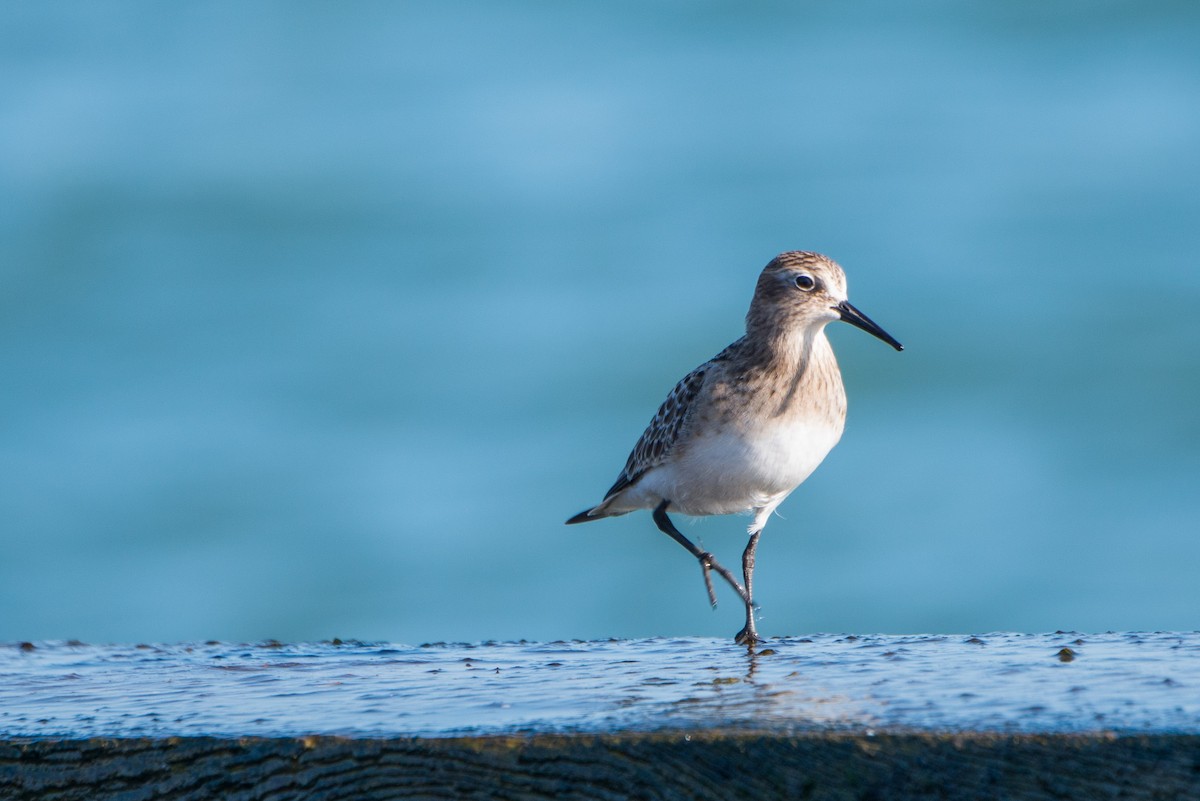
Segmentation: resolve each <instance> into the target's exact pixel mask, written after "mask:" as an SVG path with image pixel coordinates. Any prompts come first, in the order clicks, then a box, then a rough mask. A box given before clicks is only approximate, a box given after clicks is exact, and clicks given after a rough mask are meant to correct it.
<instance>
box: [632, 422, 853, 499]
mask: <svg viewBox="0 0 1200 801" xmlns="http://www.w3.org/2000/svg"><path fill="white" fill-rule="evenodd" d="M841 436H842V426H841V424H840V423H839V424H837V425H830V423H829V422H828V421H826V420H822V421H820V422H815V421H802V420H793V421H790V422H788V423H787V424H778V425H774V426H770V427H767V428H765V429H759V430H756V431H754V432H747V431H740V432H736V431H735V432H725V433H716V434H712V435H709V436H704V435H699V436H696V437H695V438H694V439H692V440H691V441H690V442H689V443H688V445H687V448H686V449H685V450H684V452H683V453H680V454H679V456H678V458H676V459H673V460H671V461H670V462H668V463H666V464H663V465H660V466H659V467H656V468H654V469H653V470H651V471H650V472H649V473H647V474H646V475H645V476H644V477H643V478H642V480H641V481H639V482H638V486H637V487H636V488H635V491H634V492H633V493H631V495H636V496H644V497H638V498H637V499H636V500H638V501H642V503H640V504H638V506H639V507H641V508H646V507H647V506H648V507H653V506H655V505H657V504H658V502H660V501H661V500H663V499H667V500H670V501H671V509H672V510H673V511H678V512H681V513H683V514H686V515H724V514H734V513H737V512H745V511H749V510H752V509H762V508H764V507H771V508H774V507H775V506H776V505H777V504H778V503H779V502H780V501H782V500H783V498H785V497H786V496H787V495H788V493H790V492H791V491H792V490H794V489H795V488H796V487H797V486H799V485H800V483H801V482H803V481H804V480H805V479H806V478H808V477H809V475H810V474H811V473H812V471H813V470H815V469H816V468H817V465H819V464H820V463H821V461H822V460H823V459H824V458H825V456H826V455H827V454H828V453H829V451H830V450H831V449H832V448H833V446H834V445H836V444H837V442H838V440H839V439H841ZM628 501H635V498H634V497H630V498H628ZM643 504H644V505H643ZM622 505H624V504H622Z"/></svg>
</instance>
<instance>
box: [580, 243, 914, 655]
mask: <svg viewBox="0 0 1200 801" xmlns="http://www.w3.org/2000/svg"><path fill="white" fill-rule="evenodd" d="M839 320H840V321H843V322H846V323H849V324H850V325H853V326H855V327H857V328H860V329H862V330H863V331H866V332H867V333H869V334H871V335H873V336H875V337H877V338H879V339H880V340H882V341H884V342H886V343H887V344H889V345H891V346H892V347H893V348H895V349H896V350H897V351H901V350H903V349H904V347H903V346H902V345H901V344H900V343H899V342H898V341H896V339H895V338H893V337H892V336H891V335H890V334H888V333H887V332H886V331H884V330H883V328H881V327H880V326H879V325H878V324H877V323H875V322H874V321H872V320H871V318H869V317H868V316H867V315H865V314H863V313H862V312H861V311H859V310H858V309H857V308H855V307H854V306H853V305H851V303H850V301H849V300H848V298H847V293H846V275H845V272H844V271H843V270H842V268H841V266H840V265H838V264H837V262H835V261H833V260H832V259H830V258H828V257H827V256H824V255H821V254H819V253H814V252H810V251H803V250H796V251H788V252H786V253H781V254H779V255H778V256H776V257H775V258H773V259H771V261H770V262H769V263H768V264H767V266H766V267H764V268H763V270H762V272H761V273H760V274H759V276H758V282H757V284H756V285H755V289H754V297H753V299H752V300H751V303H750V310H749V312H748V313H747V314H746V333H745V335H743V336H742V337H741V338H739V339H738V340H736V341H735V342H733V343H732V344H731V345H729V346H728V347H727V348H725V349H724V350H723V351H721V352H720V353H718V354H717V355H716V356H714V357H713V358H712V359H709V360H708V361H707V362H705V363H704V364H702V365H700V366H699V367H697V368H696V369H695V370H693V371H691V372H690V373H688V374H687V375H686V376H684V377H683V379H682V380H680V381H679V383H678V384H676V385H675V388H674V389H672V390H671V392H670V394H668V395H667V399H666V400H665V401H663V403H662V405H661V406H660V407H659V409H658V412H657V413H656V414H655V415H654V418H653V419H652V420H651V421H650V424H649V426H647V427H646V430H645V432H644V433H643V434H642V436H641V438H640V439H638V441H637V444H636V445H634V447H633V451H632V452H631V453H630V454H629V458H628V459H627V460H626V462H625V467H624V468H623V469H622V470H621V473H620V475H618V476H617V480H616V481H615V482H614V483H613V485H612V487H610V488H609V490H608V492H606V493H605V494H604V498H603V500H601V501H600V503H598V504H596V505H595V506H592V507H591V508H589V509H585V510H584V511H582V512H580V513H579V514H577V515H575V516H573V517H571V518H570V519H568V520H567V521H566V522H567V524H568V525H573V524H577V523H585V522H590V521H594V520H600V519H603V518H606V517H614V516H617V515H623V514H628V513H629V512H634V511H638V510H642V509H645V510H650V511H651V512H652V517H653V520H654V523H655V525H657V526H658V528H659V530H661V531H662V532H663V533H665V534H667V535H668V536H669V537H671V539H673V540H675V541H676V542H677V543H679V544H680V545H682V546H683V547H684V548H685V549H686V550H687V551H688V553H690V554H691V555H692V556H693V557H695V558H696V559H697V560H698V561H699V563H700V568H701V572H702V574H703V577H704V585H705V589H706V590H707V592H708V600H709V603H710V604H711V605H712V606H714V607H715V606H716V604H717V597H716V593H715V592H714V591H713V586H712V577H711V573H712V572H715V573H717V575H719V576H720V577H721V578H723V579H724V580H725V581H726V582H727V583H728V584H729V585H730V586H731V587H732V588H733V590H734V592H736V593H737V595H738V597H739V598H740V599H741V601H742V603H743V604H744V605H745V608H746V624H745V626H743V628H742V629H741V631H739V632H738V633H737V634H736V635H735V637H734V640H735V642H737V643H739V644H742V645H747V646H750V647H753V646H754V645H755V644H757V643H761V642H764V640H763V639H762V638H761V637H760V636H759V634H758V631H757V626H756V624H755V612H756V609H757V604H756V603H755V601H754V563H755V551H756V549H757V547H758V542H759V538H760V536H761V534H762V531H763V528H764V527H765V526H766V524H767V521H768V519H769V518H770V516H771V514H772V513H773V512H774V511H775V510H776V509H777V508H778V507H779V505H780V504H781V503H782V502H783V501H784V499H785V498H787V497H788V495H790V494H791V492H792V491H793V490H794V489H796V487H798V486H799V485H800V484H801V483H803V482H804V480H805V479H807V478H808V477H809V475H811V474H812V472H813V471H814V470H815V469H816V468H817V466H818V465H819V464H820V463H821V462H822V461H823V460H824V459H825V456H826V455H827V454H828V453H829V451H830V450H832V448H833V446H834V445H836V444H837V443H838V440H840V439H841V436H842V430H843V428H844V427H845V421H846V391H845V388H844V386H843V384H842V375H841V371H840V370H839V369H838V363H837V359H836V358H835V357H834V353H833V348H832V347H831V346H830V344H829V340H828V339H827V338H826V336H825V326H826V325H828V324H829V323H831V322H834V321H839ZM668 512H672V513H679V514H682V515H687V516H696V517H703V516H710V515H727V514H744V513H749V514H750V515H751V516H752V521H751V523H750V525H749V528H748V530H747V533H748V536H749V539H748V542H747V543H746V547H745V550H744V551H743V552H742V580H743V581H738V579H737V577H736V576H735V575H734V574H733V573H732V572H731V571H729V570H728V569H726V568H725V567H724V566H723V565H721V564H720V562H718V561H717V560H716V558H715V557H714V556H713V554H712V553H710V552H708V551H705V550H702V549H700V548H698V547H697V546H696V545H695V544H693V543H692V542H691V540H689V539H688V538H687V537H685V536H684V535H683V534H682V533H680V531H679V529H677V528H676V527H675V525H674V523H673V522H672V520H671V518H670V517H669V516H668ZM743 582H744V583H743Z"/></svg>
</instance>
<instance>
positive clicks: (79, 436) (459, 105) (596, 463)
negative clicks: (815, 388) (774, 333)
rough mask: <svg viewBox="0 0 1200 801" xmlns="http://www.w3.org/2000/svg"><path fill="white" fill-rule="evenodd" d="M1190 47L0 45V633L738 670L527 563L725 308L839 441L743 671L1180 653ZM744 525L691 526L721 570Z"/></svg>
mask: <svg viewBox="0 0 1200 801" xmlns="http://www.w3.org/2000/svg"><path fill="white" fill-rule="evenodd" d="M1197 41H1200V12H1198V11H1197V6H1196V5H1194V4H1191V3H1157V4H1153V5H1139V4H1129V3H1122V2H1100V3H1087V4H1079V3H1067V2H1059V3H1038V4H1004V5H1002V6H997V7H991V6H975V5H972V6H964V5H962V4H957V3H950V2H922V3H911V4H905V5H904V6H903V8H901V7H900V6H896V5H894V4H890V3H885V2H875V3H867V4H865V5H864V4H856V5H853V6H850V5H846V6H830V7H827V8H819V7H815V6H811V5H794V4H773V3H765V4H756V5H755V7H754V8H753V9H745V8H737V9H734V8H732V7H729V8H720V7H717V6H710V7H705V8H702V9H700V8H695V7H684V6H680V5H676V4H671V3H660V4H654V3H650V4H646V3H637V4H633V3H629V4H622V3H615V4H613V3H609V4H599V5H571V6H565V5H564V6H548V5H546V4H541V3H536V4H535V3H527V2H511V3H504V4H490V3H478V4H477V3H465V2H438V3H405V4H397V5H391V4H374V5H372V4H367V5H363V6H359V7H357V8H356V9H355V10H354V11H352V12H348V11H346V10H345V9H341V8H332V7H328V8H327V7H322V6H318V5H314V6H306V7H303V8H297V7H294V6H291V5H285V4H278V5H271V4H267V5H262V6H256V7H255V9H254V10H253V11H247V10H245V9H244V8H243V7H242V6H241V5H239V4H232V3H230V4H224V5H222V4H220V3H217V4H206V5H205V6H203V7H202V8H200V7H197V8H192V7H184V6H176V5H154V4H145V3H130V4H125V5H119V6H116V7H112V6H106V7H105V8H104V9H103V10H100V9H98V8H97V7H94V6H92V5H91V4H88V3H74V4H72V3H55V4H5V5H4V7H3V8H0V185H3V187H4V190H3V194H4V202H3V203H0V373H2V374H3V375H4V376H5V382H4V391H3V392H2V393H0V419H3V421H4V423H3V426H0V485H2V487H3V489H2V490H0V639H12V640H20V639H68V638H72V637H75V638H80V639H83V640H88V641H102V642H138V641H164V642H170V641H183V640H205V639H208V638H217V639H221V640H229V641H234V640H248V641H254V640H258V639H262V638H267V637H276V638H279V639H282V640H291V641H301V640H320V639H322V638H331V637H334V636H340V637H343V638H349V637H357V638H362V639H368V640H385V641H398V642H409V643H413V642H423V641H431V640H455V641H474V640H489V639H520V638H527V639H531V640H553V639H571V638H581V639H597V638H603V637H608V636H621V637H649V636H655V635H704V636H713V637H726V636H731V635H732V634H733V632H734V631H736V630H737V629H738V628H739V627H740V625H741V621H740V619H739V617H740V614H741V613H740V611H739V608H738V604H737V603H736V602H735V599H733V598H732V597H730V596H728V595H723V596H722V604H723V605H722V607H721V608H720V609H719V610H718V611H717V613H715V614H713V613H710V612H709V611H708V609H707V605H706V603H705V600H704V593H703V590H702V588H701V585H700V581H699V577H698V571H697V570H696V567H695V564H694V562H693V561H692V560H691V559H690V558H688V557H687V556H686V555H685V554H684V553H683V552H682V551H681V550H680V549H679V548H678V547H677V546H676V545H674V544H673V543H671V542H670V541H668V540H667V539H666V538H665V537H663V536H662V535H661V534H659V533H658V532H657V531H656V530H655V528H654V527H653V524H652V523H651V522H650V520H649V519H648V516H647V515H632V516H629V517H627V518H623V519H620V520H610V521H605V522H603V523H597V524H594V525H589V526H581V527H574V528H571V529H568V528H565V527H564V526H563V525H562V521H563V520H565V519H566V518H567V517H568V516H570V515H571V514H574V513H575V512H577V511H578V510H580V509H582V508H584V507H586V506H588V505H589V504H592V503H595V502H596V501H598V500H599V497H600V494H601V493H602V492H603V490H604V489H605V488H606V487H608V486H609V484H610V483H611V482H612V480H613V478H614V477H615V475H616V473H617V471H618V470H619V468H620V467H621V465H622V464H623V462H624V459H625V457H626V455H627V453H628V450H629V449H630V448H631V447H632V445H633V443H634V441H635V440H636V438H637V436H638V434H639V433H640V432H641V430H642V428H643V426H644V425H645V424H646V422H647V421H648V420H649V419H650V417H651V416H652V414H653V412H654V410H655V408H656V407H657V405H658V403H659V402H660V401H661V400H662V398H663V397H664V396H665V395H666V393H667V392H668V391H669V389H670V388H671V386H672V385H673V383H674V382H675V381H676V380H677V379H678V378H679V377H680V376H682V375H683V374H684V373H685V372H687V371H688V370H690V369H691V368H692V367H694V366H695V365H696V364H698V363H700V362H701V361H703V360H705V359H707V358H709V357H710V356H711V355H713V354H714V353H716V352H717V351H718V350H720V349H721V348H722V347H723V346H724V345H725V344H727V343H728V342H729V341H730V340H732V339H733V338H734V337H736V336H737V335H738V334H739V331H740V326H741V319H742V316H743V314H744V313H745V308H746V305H747V303H748V301H749V296H750V293H751V290H752V287H753V283H754V280H755V277H756V274H757V272H758V270H759V269H760V268H761V267H762V265H763V264H765V263H766V261H767V260H768V259H769V258H770V257H771V256H773V255H774V254H775V253H777V252H779V251H781V250H785V249H791V248H810V249H817V250H822V251H825V252H828V253H829V254H831V255H832V256H834V257H835V258H837V259H838V260H840V261H841V262H842V263H843V264H844V265H845V266H846V268H847V270H848V273H849V277H850V288H851V298H852V300H853V301H854V302H855V304H856V305H858V306H859V307H860V308H862V309H863V310H864V311H865V312H866V313H868V314H869V315H871V316H872V317H873V318H874V319H876V320H877V321H879V322H880V323H881V324H882V325H883V326H884V327H885V328H887V329H888V330H889V331H890V332H891V333H892V334H894V335H895V336H896V337H897V338H898V339H900V340H901V341H902V342H904V343H905V345H906V350H905V352H904V353H902V354H897V353H894V352H892V351H891V350H890V349H889V348H887V347H886V346H884V345H883V344H881V343H879V342H877V341H875V340H872V339H871V338H869V337H867V336H865V335H864V334H862V332H859V331H855V330H853V329H851V328H849V327H847V326H841V327H840V328H839V329H838V330H834V331H831V337H832V338H833V339H834V345H835V347H836V349H837V351H838V354H839V358H840V359H841V362H842V365H843V368H844V372H845V377H846V383H847V386H848V391H849V396H850V420H849V423H848V426H847V430H846V435H845V438H844V440H843V442H842V444H841V445H840V446H839V447H838V448H837V449H835V451H834V453H833V455H832V456H831V457H830V458H829V459H828V460H827V461H826V463H825V464H824V465H823V466H822V467H821V468H820V469H819V470H818V471H817V473H816V474H815V475H814V476H813V478H812V479H811V480H810V481H809V482H808V483H807V484H806V485H805V486H804V487H802V488H801V489H800V490H799V491H797V493H796V494H795V495H794V496H793V497H792V498H791V499H789V500H788V502H786V503H785V504H784V505H783V507H782V508H781V509H780V513H781V517H779V518H776V519H775V520H773V521H772V522H771V524H770V526H768V528H767V532H766V535H765V537H764V540H763V543H762V546H761V548H760V558H759V576H758V582H757V589H758V596H759V598H758V600H759V601H760V602H761V604H762V610H763V617H762V623H761V629H762V631H763V632H764V633H766V634H771V635H789V634H792V635H794V634H799V633H803V632H808V631H933V632H962V631H987V630H1018V631H1053V630H1056V629H1060V628H1061V629H1066V628H1071V629H1080V630H1100V631H1104V630H1110V629H1115V630H1125V629H1130V630H1133V629H1141V630H1154V629H1192V628H1195V626H1196V610H1197V609H1200V582H1197V581H1196V580H1195V575H1196V566H1197V565H1200V537H1197V536H1196V521H1197V520H1198V519H1200V493H1197V492H1196V491H1195V487H1196V485H1197V480H1198V479H1200V415H1198V414H1197V404H1196V398H1197V396H1198V393H1200V334H1198V332H1197V328H1196V326H1195V325H1194V323H1193V320H1194V317H1195V310H1196V308H1197V306H1198V305H1200V271H1198V270H1197V269H1196V263H1197V254H1200V226H1197V225H1196V221H1197V220H1200V193H1197V191H1196V187H1197V186H1200V148H1197V147H1196V143H1197V142H1200V104H1198V103H1196V97H1197V96H1198V94H1197V93H1198V92H1200V48H1197V47H1196V46H1195V45H1196V42H1197ZM746 522H747V521H745V520H740V519H732V518H724V519H714V520H708V521H704V522H702V523H697V524H695V525H694V526H691V527H687V526H684V527H683V531H684V532H685V533H687V534H688V535H689V536H692V537H694V538H696V539H699V540H700V541H702V542H703V544H704V546H705V547H706V548H708V549H710V550H713V551H714V552H715V553H716V554H717V555H718V556H719V557H721V558H722V560H723V561H725V562H726V563H727V564H728V563H732V562H735V561H736V558H737V553H738V552H739V551H740V548H741V546H742V544H743V541H744V540H743V534H742V531H743V525H744V524H745V523H746Z"/></svg>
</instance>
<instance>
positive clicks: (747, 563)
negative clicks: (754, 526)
mask: <svg viewBox="0 0 1200 801" xmlns="http://www.w3.org/2000/svg"><path fill="white" fill-rule="evenodd" d="M761 533H762V532H760V531H755V532H754V533H753V534H751V535H750V542H748V543H746V550H745V551H743V552H742V575H743V576H745V578H746V598H745V601H746V626H745V628H743V629H742V630H741V631H739V632H738V633H737V636H736V637H734V638H733V639H734V640H735V641H736V642H739V643H741V644H742V645H754V643H756V642H762V639H761V638H760V637H759V636H758V631H757V630H756V629H755V628H754V551H755V549H756V548H758V535H759V534H761Z"/></svg>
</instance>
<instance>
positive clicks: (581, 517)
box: [567, 508, 600, 526]
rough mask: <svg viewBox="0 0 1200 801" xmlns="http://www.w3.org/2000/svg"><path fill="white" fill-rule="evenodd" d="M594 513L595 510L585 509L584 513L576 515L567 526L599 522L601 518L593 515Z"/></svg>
mask: <svg viewBox="0 0 1200 801" xmlns="http://www.w3.org/2000/svg"><path fill="white" fill-rule="evenodd" d="M594 511H595V509H594V508H592V509H584V510H583V511H582V512H580V513H579V514H577V515H575V516H574V517H572V518H571V519H570V520H568V521H567V525H568V526H573V525H575V524H576V523H587V522H588V521H591V520H599V519H600V518H599V517H598V516H596V515H593V514H592V512H594Z"/></svg>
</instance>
